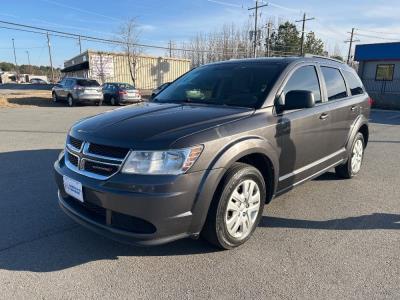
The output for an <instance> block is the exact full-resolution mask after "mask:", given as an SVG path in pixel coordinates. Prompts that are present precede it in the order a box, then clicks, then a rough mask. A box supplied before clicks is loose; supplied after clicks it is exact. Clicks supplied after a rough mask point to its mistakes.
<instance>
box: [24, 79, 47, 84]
mask: <svg viewBox="0 0 400 300" xmlns="http://www.w3.org/2000/svg"><path fill="white" fill-rule="evenodd" d="M29 83H31V84H49V83H48V82H47V81H46V80H43V79H41V78H32V79H31V80H29Z"/></svg>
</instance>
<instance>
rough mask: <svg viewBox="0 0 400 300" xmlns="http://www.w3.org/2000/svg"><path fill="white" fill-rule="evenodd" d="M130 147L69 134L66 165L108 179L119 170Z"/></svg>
mask: <svg viewBox="0 0 400 300" xmlns="http://www.w3.org/2000/svg"><path fill="white" fill-rule="evenodd" d="M128 153H129V149H126V148H121V147H113V146H106V145H99V144H92V143H89V142H86V141H81V140H78V139H76V138H74V137H72V136H68V142H67V147H66V155H65V158H66V165H67V167H68V168H70V169H71V170H73V171H75V172H78V173H81V174H83V175H85V176H88V177H91V178H95V179H100V180H104V179H108V178H109V177H111V176H112V175H114V174H115V173H117V172H118V170H119V169H120V167H121V165H122V163H123V160H124V158H125V157H126V156H127V155H128Z"/></svg>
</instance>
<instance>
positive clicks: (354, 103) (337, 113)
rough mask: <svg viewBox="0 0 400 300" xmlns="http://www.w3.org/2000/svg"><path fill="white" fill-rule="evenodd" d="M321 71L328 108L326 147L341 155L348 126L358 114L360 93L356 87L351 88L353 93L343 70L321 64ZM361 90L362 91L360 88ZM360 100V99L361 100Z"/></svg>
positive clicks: (347, 133)
mask: <svg viewBox="0 0 400 300" xmlns="http://www.w3.org/2000/svg"><path fill="white" fill-rule="evenodd" d="M321 73H322V76H323V78H324V82H325V86H326V93H327V94H326V97H327V99H328V104H327V107H328V109H329V122H330V124H331V129H330V131H329V133H327V134H328V135H329V139H328V147H329V149H330V152H331V153H337V154H338V156H342V155H343V154H344V153H340V152H341V151H344V149H345V146H346V142H347V138H348V135H349V131H350V127H351V125H352V124H353V123H354V121H355V120H356V118H357V117H358V115H359V114H360V111H361V110H360V94H358V95H357V91H358V92H360V91H359V90H358V89H357V88H354V89H353V93H354V95H352V94H351V89H350V88H349V86H348V85H349V84H350V82H348V83H347V84H346V81H345V71H343V70H341V69H338V68H334V67H331V66H321ZM361 91H362V92H363V90H362V88H361ZM361 97H362V96H361ZM361 101H362V100H361Z"/></svg>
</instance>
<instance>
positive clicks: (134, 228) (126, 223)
mask: <svg viewBox="0 0 400 300" xmlns="http://www.w3.org/2000/svg"><path fill="white" fill-rule="evenodd" d="M111 225H112V226H113V227H116V228H118V229H122V230H126V231H130V232H135V233H142V234H143V233H144V234H150V233H154V232H156V227H155V226H154V225H153V224H151V223H149V222H147V221H145V220H143V219H139V218H136V217H132V216H128V215H125V214H121V213H117V212H114V211H113V212H112V217H111Z"/></svg>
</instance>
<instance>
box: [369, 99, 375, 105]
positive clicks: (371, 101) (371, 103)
mask: <svg viewBox="0 0 400 300" xmlns="http://www.w3.org/2000/svg"><path fill="white" fill-rule="evenodd" d="M368 104H369V106H372V105H373V104H374V99H372V98H371V97H369V98H368Z"/></svg>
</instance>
